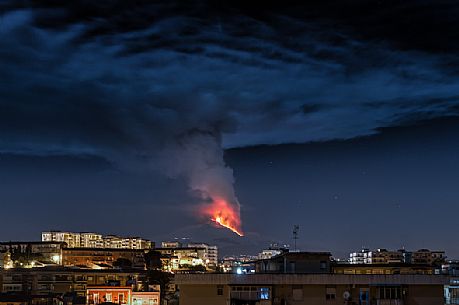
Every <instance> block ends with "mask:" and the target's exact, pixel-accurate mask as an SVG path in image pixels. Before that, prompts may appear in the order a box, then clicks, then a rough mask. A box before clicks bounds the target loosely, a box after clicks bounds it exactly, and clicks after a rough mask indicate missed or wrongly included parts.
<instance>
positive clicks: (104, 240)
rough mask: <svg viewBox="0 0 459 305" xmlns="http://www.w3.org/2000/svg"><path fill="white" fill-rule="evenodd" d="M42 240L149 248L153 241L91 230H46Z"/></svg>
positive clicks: (86, 245)
mask: <svg viewBox="0 0 459 305" xmlns="http://www.w3.org/2000/svg"><path fill="white" fill-rule="evenodd" d="M41 239H42V241H47V242H51V241H53V242H65V243H66V244H67V247H68V248H111V249H150V248H152V247H154V243H152V242H151V241H149V240H147V239H143V238H140V237H120V236H117V235H106V236H104V235H102V234H98V233H92V232H61V231H47V232H42V234H41Z"/></svg>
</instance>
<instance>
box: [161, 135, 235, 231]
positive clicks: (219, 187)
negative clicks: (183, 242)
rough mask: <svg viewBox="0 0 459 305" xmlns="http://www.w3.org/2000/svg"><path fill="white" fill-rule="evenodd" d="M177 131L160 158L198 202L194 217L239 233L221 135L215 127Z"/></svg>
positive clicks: (228, 168)
mask: <svg viewBox="0 0 459 305" xmlns="http://www.w3.org/2000/svg"><path fill="white" fill-rule="evenodd" d="M209 129H211V128H207V129H206V131H204V130H193V131H190V132H186V133H185V134H181V135H180V136H178V137H176V138H175V140H174V141H172V142H171V143H169V146H168V147H167V148H166V149H165V150H163V153H165V154H166V156H164V158H163V160H164V162H162V164H163V166H164V167H165V169H166V170H167V171H169V172H170V171H171V170H172V171H173V172H172V173H171V172H170V173H171V174H172V176H183V177H185V179H186V180H187V183H188V187H189V189H190V192H191V194H192V195H193V196H194V197H195V198H197V200H198V201H199V202H200V204H198V206H197V211H196V210H195V213H196V214H197V215H198V217H205V218H206V220H207V221H208V220H210V221H213V222H214V223H216V224H218V225H220V226H222V227H225V228H227V229H229V230H231V231H233V232H234V233H236V234H237V235H239V236H243V233H242V228H241V219H240V205H239V201H238V199H237V196H236V194H235V191H234V176H233V170H232V169H231V168H230V167H228V166H227V165H226V164H225V160H224V158H223V155H224V152H223V148H222V145H221V136H220V133H219V132H218V130H216V129H215V128H214V129H212V131H208V130H209Z"/></svg>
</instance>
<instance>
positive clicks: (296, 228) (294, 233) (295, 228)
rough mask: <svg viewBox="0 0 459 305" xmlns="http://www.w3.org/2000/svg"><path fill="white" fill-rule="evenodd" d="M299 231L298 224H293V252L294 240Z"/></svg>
mask: <svg viewBox="0 0 459 305" xmlns="http://www.w3.org/2000/svg"><path fill="white" fill-rule="evenodd" d="M299 232H300V226H299V225H294V226H293V242H294V244H295V252H296V250H297V249H296V240H297V239H298V233H299Z"/></svg>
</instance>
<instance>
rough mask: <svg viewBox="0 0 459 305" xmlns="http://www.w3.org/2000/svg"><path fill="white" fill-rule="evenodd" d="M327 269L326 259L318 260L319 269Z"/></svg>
mask: <svg viewBox="0 0 459 305" xmlns="http://www.w3.org/2000/svg"><path fill="white" fill-rule="evenodd" d="M326 269H327V262H326V261H321V262H320V270H326Z"/></svg>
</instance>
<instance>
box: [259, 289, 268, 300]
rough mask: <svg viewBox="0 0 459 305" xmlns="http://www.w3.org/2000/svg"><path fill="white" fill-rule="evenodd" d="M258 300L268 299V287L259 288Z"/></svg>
mask: <svg viewBox="0 0 459 305" xmlns="http://www.w3.org/2000/svg"><path fill="white" fill-rule="evenodd" d="M260 300H269V288H265V287H262V288H260Z"/></svg>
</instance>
